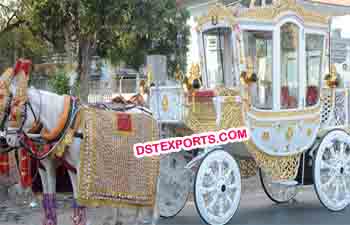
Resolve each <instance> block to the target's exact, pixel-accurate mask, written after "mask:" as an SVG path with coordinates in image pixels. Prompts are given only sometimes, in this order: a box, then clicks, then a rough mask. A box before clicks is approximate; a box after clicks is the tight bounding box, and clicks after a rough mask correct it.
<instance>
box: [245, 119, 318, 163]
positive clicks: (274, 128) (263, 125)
mask: <svg viewBox="0 0 350 225" xmlns="http://www.w3.org/2000/svg"><path fill="white" fill-rule="evenodd" d="M318 115H319V114H318ZM276 121H278V122H276ZM248 127H249V130H250V135H251V136H250V138H251V140H252V141H253V142H254V144H255V145H256V146H257V147H258V148H259V149H260V150H262V151H264V152H265V153H267V154H269V155H274V156H289V155H293V154H296V153H301V152H303V151H305V150H306V149H308V148H310V147H311V146H312V144H313V143H314V141H315V139H316V137H317V134H318V131H319V128H320V125H319V118H318V117H317V115H316V116H315V115H313V116H312V117H304V118H299V119H295V120H278V119H276V120H275V121H262V120H258V121H257V120H255V119H252V118H250V119H248Z"/></svg>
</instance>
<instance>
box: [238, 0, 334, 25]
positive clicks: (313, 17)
mask: <svg viewBox="0 0 350 225" xmlns="http://www.w3.org/2000/svg"><path fill="white" fill-rule="evenodd" d="M288 11H292V12H294V13H296V14H297V15H298V16H299V17H301V18H302V19H303V20H304V21H305V22H307V23H316V24H322V25H326V24H328V21H329V17H328V16H325V15H321V14H319V13H318V12H313V11H310V10H306V9H304V8H303V7H302V6H301V5H298V3H296V1H295V0H281V3H280V5H277V6H276V5H271V6H270V7H262V8H261V7H257V8H251V9H248V10H246V11H244V12H243V13H241V14H240V15H239V17H240V18H242V19H256V20H265V21H273V20H274V19H275V18H277V17H278V16H280V15H281V14H282V13H284V12H288Z"/></svg>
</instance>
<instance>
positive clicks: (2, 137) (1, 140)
mask: <svg viewBox="0 0 350 225" xmlns="http://www.w3.org/2000/svg"><path fill="white" fill-rule="evenodd" d="M38 94H39V98H40V109H39V116H38V117H37V115H36V114H35V112H34V109H33V106H32V104H31V103H30V101H29V100H26V102H25V103H24V111H23V112H22V113H21V125H20V127H19V128H18V129H16V130H14V131H9V130H8V127H5V124H6V122H7V121H8V119H9V117H10V114H11V105H12V100H13V94H12V93H11V92H10V94H9V97H8V98H7V99H8V100H7V102H6V106H5V110H4V115H3V117H2V120H1V122H0V147H1V148H3V149H6V150H3V151H0V152H1V153H7V152H11V151H13V150H16V149H18V148H20V147H21V146H11V147H10V146H9V145H8V143H7V139H6V136H7V135H13V134H16V135H17V136H18V137H19V136H20V135H21V134H25V132H24V131H23V127H24V124H25V122H26V121H27V112H28V108H29V109H30V112H31V113H32V115H33V117H34V122H38V121H39V122H40V117H41V115H40V114H41V94H40V92H39V91H38Z"/></svg>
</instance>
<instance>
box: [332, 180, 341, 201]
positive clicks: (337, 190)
mask: <svg viewBox="0 0 350 225" xmlns="http://www.w3.org/2000/svg"><path fill="white" fill-rule="evenodd" d="M339 186H340V184H339V181H336V182H335V192H334V196H333V199H334V201H338V199H339V194H340V192H339V189H340V188H339Z"/></svg>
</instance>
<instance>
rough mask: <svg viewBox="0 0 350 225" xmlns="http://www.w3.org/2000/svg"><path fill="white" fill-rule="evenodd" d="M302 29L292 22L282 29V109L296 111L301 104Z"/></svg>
mask: <svg viewBox="0 0 350 225" xmlns="http://www.w3.org/2000/svg"><path fill="white" fill-rule="evenodd" d="M299 33H300V28H299V27H298V26H297V25H296V24H294V23H291V22H287V23H285V24H283V25H282V26H281V28H280V35H281V36H280V38H281V40H280V46H281V47H280V49H281V55H280V59H281V70H280V74H281V75H280V76H281V101H280V103H281V109H296V108H298V107H299V106H300V102H299V99H300V98H299V96H300V95H299V91H300V88H299V83H300V76H299V75H300V63H299V62H300V43H299Z"/></svg>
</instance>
